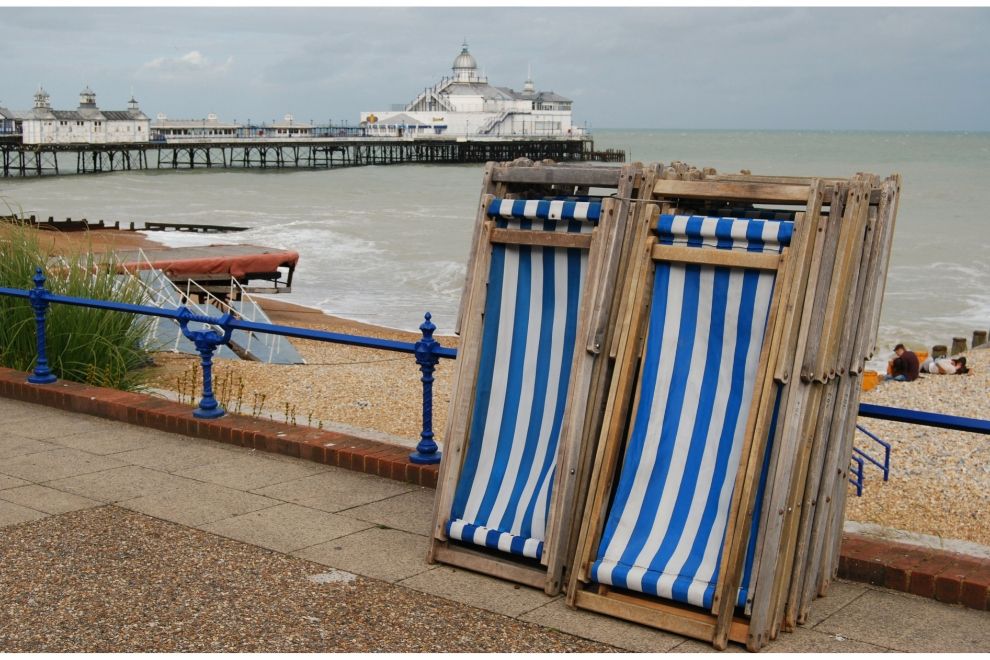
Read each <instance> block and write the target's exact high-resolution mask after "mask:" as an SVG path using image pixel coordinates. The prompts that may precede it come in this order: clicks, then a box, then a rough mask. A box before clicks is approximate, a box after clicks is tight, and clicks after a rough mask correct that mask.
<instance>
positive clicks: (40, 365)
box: [28, 266, 58, 385]
mask: <svg viewBox="0 0 990 660" xmlns="http://www.w3.org/2000/svg"><path fill="white" fill-rule="evenodd" d="M47 295H48V292H47V291H46V290H45V275H44V273H42V272H41V266H38V267H37V268H35V271H34V288H33V289H31V291H30V293H29V294H28V301H29V302H30V303H31V307H33V308H34V321H35V324H36V326H37V330H36V333H37V339H38V360H37V362H36V363H35V365H34V373H33V374H31V375H30V376H28V382H29V383H34V384H36V385H47V384H48V383H54V382H55V381H56V380H58V379H57V378H56V377H55V374H53V373H52V371H51V369H49V368H48V339H47V337H46V334H47V333H46V330H45V315H46V314H47V313H48V298H47Z"/></svg>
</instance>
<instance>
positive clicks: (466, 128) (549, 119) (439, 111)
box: [361, 43, 583, 137]
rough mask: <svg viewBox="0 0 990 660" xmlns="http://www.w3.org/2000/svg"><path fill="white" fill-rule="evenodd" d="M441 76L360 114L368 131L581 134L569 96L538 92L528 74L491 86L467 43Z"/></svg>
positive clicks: (540, 134)
mask: <svg viewBox="0 0 990 660" xmlns="http://www.w3.org/2000/svg"><path fill="white" fill-rule="evenodd" d="M452 69H453V76H452V77H449V78H447V77H445V78H442V79H441V80H440V82H438V83H437V84H436V85H434V86H433V87H431V88H429V89H425V90H423V92H422V93H421V94H420V95H419V96H417V97H416V98H415V99H413V100H412V102H410V103H408V104H407V105H406V106H405V107H402V106H399V109H393V110H390V111H369V112H362V113H361V126H363V127H365V128H367V130H368V134H369V135H429V134H442V135H458V136H460V135H463V136H468V135H470V136H492V137H495V136H513V137H517V136H531V135H532V136H571V135H578V134H580V133H583V130H582V129H580V128H579V127H577V126H574V124H573V122H572V119H571V105H572V101H571V99H569V98H566V97H564V96H561V95H560V94H555V93H554V92H539V91H536V87H535V86H534V84H533V80H532V78H527V80H526V82H525V84H524V85H523V88H522V91H520V92H517V91H515V90H513V89H511V88H508V87H495V86H493V85H490V84H489V83H488V78H487V77H486V76H483V75H481V74H479V73H478V63H477V61H475V59H474V57H473V56H472V55H471V53H470V52H468V46H467V44H466V43H465V44H464V45H463V46H462V48H461V52H460V54H459V55H458V56H457V57H456V58H455V59H454V64H453V67H452Z"/></svg>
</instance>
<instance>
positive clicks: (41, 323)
mask: <svg viewBox="0 0 990 660" xmlns="http://www.w3.org/2000/svg"><path fill="white" fill-rule="evenodd" d="M0 296H10V297H14V298H24V299H26V300H28V302H29V303H30V304H31V306H32V308H33V309H34V312H35V322H36V326H37V329H36V333H37V337H36V339H37V355H38V357H37V360H36V361H35V368H34V370H33V372H32V373H31V375H30V376H29V377H28V381H29V382H31V383H35V384H49V383H54V382H55V381H56V376H55V374H54V373H52V371H51V369H50V367H49V365H48V356H47V341H46V316H47V311H48V307H49V305H51V304H61V305H73V306H77V307H89V308H92V309H103V310H107V311H112V312H125V313H129V314H140V315H143V316H155V317H160V318H167V319H172V320H174V321H176V322H177V323H179V325H180V327H181V328H182V332H183V334H184V335H185V336H186V337H187V338H188V339H190V340H191V341H193V342H194V343H195V344H196V348H197V349H198V350H199V352H200V357H201V363H202V366H203V392H202V397H201V399H200V403H199V406H198V407H197V408H196V409H195V410H194V411H193V415H194V416H196V417H204V418H214V417H220V416H222V415H224V414H226V413H225V411H224V410H223V408H222V407H221V406H220V405H219V403H218V402H217V401H216V399H215V398H214V396H213V390H212V378H213V374H212V366H213V362H212V357H213V352H214V351H215V350H216V349H217V348H218V347H219V346H221V345H223V344H225V343H227V342H228V341H229V340H230V337H231V335H232V333H233V332H234V331H236V330H241V331H245V332H261V333H266V334H272V335H279V336H283V337H293V338H296V339H310V340H314V341H323V342H329V343H334V344H343V345H346V346H357V347H361V348H373V349H378V350H385V351H395V352H400V353H409V354H411V355H414V356H415V357H416V362H417V364H419V365H420V370H421V371H422V373H423V376H422V379H421V380H422V382H423V430H422V433H421V434H420V442H419V444H418V445H417V448H416V451H415V452H414V453H413V454H411V457H410V460H412V461H414V462H416V463H421V464H430V463H439V462H440V456H441V452H440V451H439V449H438V447H437V444H436V442H435V441H434V440H433V428H432V426H433V380H434V379H433V372H434V370H435V368H436V365H437V364H438V363H439V361H440V360H441V359H454V358H456V357H457V350H456V349H453V348H448V347H445V346H443V345H441V344H440V342H438V341H437V340H436V339H434V338H433V332H434V331H435V330H436V326H435V325H433V323H432V322H431V321H430V319H431V315H430V313H429V312H427V313H426V316H425V318H426V320H425V322H424V323H423V324H422V325H421V326H420V330H421V332H422V338H421V339H420V340H419V341H416V342H404V341H396V340H392V339H381V338H378V337H366V336H363V335H352V334H344V333H339V332H327V331H324V330H311V329H308V328H297V327H293V326H284V325H276V324H272V323H260V322H257V321H247V320H244V319H238V318H235V317H234V316H233V315H231V314H229V313H228V314H224V315H223V316H222V317H220V318H216V317H211V316H205V315H203V314H197V313H194V312H192V311H190V310H189V308H187V307H186V306H185V305H182V306H179V307H177V308H175V309H169V308H165V307H153V306H150V305H139V304H134V303H123V302H115V301H110V300H98V299H93V298H81V297H77V296H64V295H60V294H56V293H52V292H50V291H48V290H47V289H46V288H45V276H44V273H43V271H42V269H41V268H40V267H38V268H36V269H35V275H34V288H33V289H30V290H28V289H17V288H10V287H0ZM190 322H195V323H201V324H204V325H206V326H210V328H211V329H208V330H192V329H190V328H189V327H188V324H189V323H190ZM217 329H219V330H220V332H218V331H217Z"/></svg>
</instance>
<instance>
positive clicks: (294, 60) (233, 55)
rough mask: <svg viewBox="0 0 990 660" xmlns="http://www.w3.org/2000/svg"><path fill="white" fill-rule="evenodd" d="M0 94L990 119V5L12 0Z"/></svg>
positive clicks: (795, 117)
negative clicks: (464, 99) (474, 82)
mask: <svg viewBox="0 0 990 660" xmlns="http://www.w3.org/2000/svg"><path fill="white" fill-rule="evenodd" d="M0 26H2V27H3V38H2V39H0V71H2V74H0V105H3V106H6V107H8V108H10V109H16V110H23V109H28V108H30V107H31V104H32V95H33V93H34V91H35V89H36V88H37V87H38V85H39V83H40V84H42V85H43V86H44V87H45V89H46V90H47V91H48V92H49V94H51V97H52V104H53V107H55V108H56V109H72V108H75V107H76V105H77V104H78V94H79V91H80V90H81V89H82V88H83V87H84V86H85V85H89V86H91V87H92V88H93V90H94V91H95V92H96V93H97V104H98V105H99V106H100V107H101V108H103V109H107V110H115V109H123V108H125V107H126V104H127V99H128V97H129V95H130V93H131V90H132V89H133V91H134V94H135V96H136V97H137V98H138V100H139V101H140V104H141V108H142V109H143V110H144V111H145V112H146V113H147V114H148V115H150V116H152V117H154V116H155V115H156V114H157V113H159V112H164V113H166V114H167V115H168V116H169V117H171V118H176V119H179V118H202V117H204V116H206V114H207V113H209V112H215V113H217V114H218V115H220V117H221V118H222V119H227V120H232V119H237V120H239V121H245V120H247V119H249V118H250V119H251V120H253V121H262V120H263V121H271V120H272V119H274V118H281V117H282V116H283V115H284V114H286V113H287V112H291V113H293V114H294V115H295V117H296V119H299V120H303V121H308V120H310V119H312V120H315V121H316V122H318V123H325V122H326V121H327V120H328V119H330V118H332V119H333V120H334V123H337V122H338V121H340V120H343V119H346V120H348V121H349V122H350V123H352V124H353V123H356V122H357V120H358V113H359V112H360V111H361V110H378V109H386V110H387V109H389V107H390V106H391V105H392V104H395V103H406V102H408V101H409V100H411V99H412V98H413V97H414V96H415V95H416V94H417V93H418V92H419V91H420V90H421V89H422V88H424V87H427V86H430V85H432V84H433V83H435V82H436V81H437V80H439V78H440V77H441V76H443V75H447V74H449V73H450V66H451V63H452V62H453V59H454V57H455V56H456V55H457V54H458V53H459V51H460V45H461V41H462V40H463V39H465V38H466V39H467V40H468V43H469V45H470V49H471V53H472V54H473V55H474V56H475V58H476V59H477V60H478V63H479V65H480V66H481V68H482V69H483V70H484V72H485V73H486V74H487V75H488V76H489V81H490V82H491V83H492V84H494V85H498V86H505V87H513V88H515V89H520V88H521V87H522V84H523V81H524V80H525V78H526V70H527V66H531V67H532V73H533V78H534V79H535V82H536V87H537V89H540V90H552V91H555V92H557V93H559V94H563V95H564V96H568V97H570V98H572V99H574V116H575V120H576V121H577V122H578V123H582V124H583V123H584V122H587V123H588V124H589V125H590V126H592V127H593V128H606V127H610V128H611V127H614V128H688V129H690V128H725V129H865V130H877V129H891V130H970V131H986V130H990V9H987V8H972V9H924V8H873V9H846V8H818V9H812V8H753V9H747V8H693V9H678V8H639V9H595V8H543V9H520V8H511V7H503V8H492V9H485V8H476V9H456V8H432V9H417V8H382V9H369V10H364V9H344V8H323V9H321V8H308V9H263V8H217V9H204V10H200V9H189V8H158V9H136V8H131V9H127V8H112V7H110V8H98V9H97V8H91V9H70V8H33V9H18V8H10V7H3V8H0Z"/></svg>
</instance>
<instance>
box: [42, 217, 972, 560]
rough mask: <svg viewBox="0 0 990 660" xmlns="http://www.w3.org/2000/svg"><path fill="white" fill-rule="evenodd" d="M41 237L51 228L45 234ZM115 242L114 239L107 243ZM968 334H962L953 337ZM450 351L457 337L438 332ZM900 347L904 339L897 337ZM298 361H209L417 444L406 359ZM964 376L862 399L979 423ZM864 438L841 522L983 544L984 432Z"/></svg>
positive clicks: (328, 424) (440, 414) (408, 337)
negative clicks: (860, 466) (869, 459)
mask: <svg viewBox="0 0 990 660" xmlns="http://www.w3.org/2000/svg"><path fill="white" fill-rule="evenodd" d="M45 233H46V234H47V233H48V232H45ZM111 234H112V235H111ZM44 238H45V240H52V241H53V244H54V245H57V246H59V249H65V250H71V249H73V248H78V247H80V246H81V247H85V246H87V245H91V246H92V248H93V249H94V250H97V251H102V250H107V249H113V248H114V247H125V246H126V247H131V246H133V245H137V244H140V245H154V244H155V243H154V241H153V240H152V239H150V238H148V237H147V236H143V235H141V234H137V233H131V232H113V231H102V232H90V233H89V235H88V236H87V235H86V234H84V233H73V234H64V235H61V236H54V237H48V236H45V237H44ZM257 300H258V302H259V303H260V304H261V305H262V307H263V308H264V309H265V311H266V313H267V314H268V315H269V317H270V318H271V320H272V322H273V323H277V324H287V325H293V326H299V327H305V328H312V329H318V330H325V331H329V332H340V333H352V334H361V335H366V336H372V337H379V338H386V339H394V340H399V341H405V342H415V341H416V340H417V339H419V338H420V334H419V333H413V332H406V331H402V330H395V329H391V328H386V327H382V326H377V325H374V324H369V323H362V322H358V321H353V320H348V319H344V318H340V317H336V316H333V315H329V314H326V313H324V312H322V311H320V310H318V309H315V308H311V307H306V306H302V305H297V304H295V303H292V302H291V300H292V296H291V294H290V295H288V296H285V297H284V298H282V297H280V298H277V299H276V298H273V297H257ZM963 331H966V332H969V330H968V329H966V328H960V332H963ZM437 339H438V340H439V341H440V343H441V344H442V345H444V346H447V347H457V345H458V338H457V337H455V336H451V335H446V336H437ZM905 342H906V343H908V339H907V338H906V339H905ZM292 343H293V345H294V346H295V347H296V349H297V350H298V351H299V353H300V354H301V355H302V356H303V358H304V359H305V360H306V364H302V365H273V364H263V363H258V362H247V361H235V360H226V359H217V360H216V362H215V364H216V367H215V372H214V380H215V383H216V389H217V390H218V395H219V396H218V398H221V399H222V400H223V401H224V402H225V403H226V405H227V407H228V409H229V410H231V411H232V412H240V413H242V414H256V415H258V416H262V417H266V418H267V417H271V418H272V419H281V420H287V421H289V422H290V423H295V424H299V425H304V424H308V425H312V426H318V425H320V426H323V427H324V428H333V427H334V426H335V425H336V426H343V427H345V428H349V429H356V430H363V431H365V432H366V433H368V434H370V435H371V436H373V437H377V438H380V439H386V440H389V441H392V442H395V443H400V444H405V445H407V446H410V447H411V446H414V445H415V443H416V442H417V441H418V439H419V434H420V431H421V429H422V398H421V392H422V385H421V382H420V377H421V374H420V370H419V367H418V365H417V364H416V362H415V359H414V357H413V356H412V355H409V354H400V353H391V352H385V351H380V350H375V349H367V348H356V347H350V346H341V345H336V344H328V343H323V342H315V341H309V340H293V341H292ZM966 355H967V358H968V360H969V364H970V366H971V372H970V373H969V374H967V375H963V376H937V375H926V376H923V377H922V378H920V379H919V380H917V381H915V382H912V383H897V382H882V383H881V384H880V385H878V386H877V387H876V388H875V389H873V390H871V391H869V392H865V393H864V394H863V397H862V401H863V402H868V403H875V404H880V405H889V406H896V407H902V408H911V409H916V410H927V411H932V412H941V413H946V414H952V415H961V416H968V417H986V392H987V391H988V388H990V350H971V351H969V352H968V353H967V354H966ZM154 360H155V364H156V366H155V367H154V371H153V378H152V382H151V386H152V387H154V388H158V389H160V390H163V391H168V392H172V393H173V396H174V393H176V392H184V395H185V396H186V397H187V398H188V397H189V396H190V395H191V394H197V395H198V385H199V383H198V382H197V381H196V380H195V379H194V378H193V376H194V375H195V374H194V371H193V370H194V369H195V365H198V358H197V357H196V356H192V355H182V354H172V353H156V354H155V356H154ZM454 368H455V363H454V362H453V361H449V360H442V361H441V362H440V364H439V365H438V367H437V370H436V373H435V378H436V382H435V384H434V408H433V424H434V431H435V433H436V436H437V439H438V441H440V442H441V443H442V439H443V432H444V428H445V424H446V419H447V409H448V406H449V402H450V392H451V385H452V380H453V374H454ZM860 423H861V424H862V425H863V426H865V427H866V428H867V429H868V430H870V431H871V432H872V433H874V434H876V435H878V436H879V437H880V438H882V439H884V440H886V441H887V442H889V443H890V444H891V445H892V454H891V473H890V480H889V481H887V482H884V481H883V480H882V473H881V472H880V470H879V469H878V468H876V467H874V466H872V465H869V464H867V466H866V468H865V490H864V493H863V496H862V497H856V496H855V491H854V490H853V489H852V487H850V496H849V498H848V500H847V502H848V505H847V520H852V521H856V522H858V523H867V524H875V525H881V526H884V527H889V528H893V529H896V530H903V531H906V532H911V533H915V534H924V535H929V536H934V537H939V538H943V539H954V540H961V541H968V542H972V543H977V544H980V545H986V546H990V525H987V523H986V521H987V513H986V512H987V511H988V510H990V489H988V488H987V484H988V483H990V440H988V439H987V438H986V436H981V435H976V434H971V433H962V432H953V431H945V430H942V429H935V428H928V427H921V426H910V425H905V424H897V423H894V422H885V421H878V420H872V419H860ZM856 446H858V447H859V448H861V449H863V450H864V451H867V452H868V453H870V454H871V455H873V456H877V457H882V453H881V448H880V447H879V445H876V444H875V443H873V441H872V440H870V439H869V438H867V436H865V435H863V434H860V433H857V438H856Z"/></svg>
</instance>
